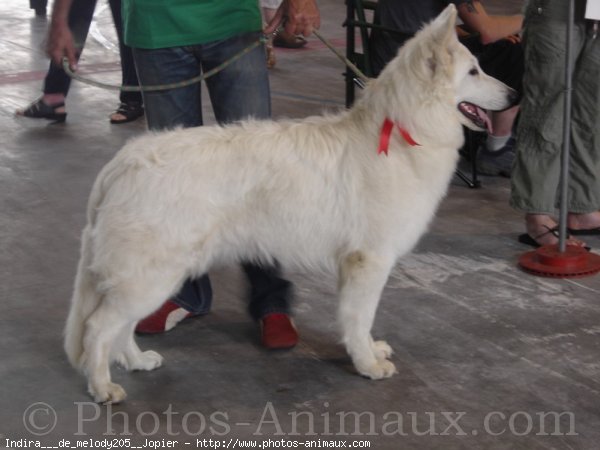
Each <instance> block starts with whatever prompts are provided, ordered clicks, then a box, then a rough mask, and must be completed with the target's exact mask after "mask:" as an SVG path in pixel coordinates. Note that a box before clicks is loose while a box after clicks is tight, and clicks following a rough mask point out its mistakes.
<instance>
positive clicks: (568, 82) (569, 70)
mask: <svg viewBox="0 0 600 450" xmlns="http://www.w3.org/2000/svg"><path fill="white" fill-rule="evenodd" d="M567 20H568V22H567V42H566V52H565V103H564V113H563V148H562V158H561V168H560V203H559V205H560V212H559V221H558V233H559V234H558V236H559V237H558V248H559V251H560V252H561V253H564V252H565V251H566V249H567V215H568V213H569V205H568V198H567V197H568V192H569V156H570V149H571V93H572V92H571V90H572V74H573V59H572V57H571V49H572V36H573V22H574V20H575V0H569V13H568V16H567Z"/></svg>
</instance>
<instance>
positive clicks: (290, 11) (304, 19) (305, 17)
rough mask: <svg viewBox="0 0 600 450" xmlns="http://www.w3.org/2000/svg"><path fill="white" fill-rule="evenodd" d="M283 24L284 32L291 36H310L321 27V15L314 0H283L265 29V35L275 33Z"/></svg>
mask: <svg viewBox="0 0 600 450" xmlns="http://www.w3.org/2000/svg"><path fill="white" fill-rule="evenodd" d="M282 23H283V24H284V27H285V31H287V32H289V33H291V34H295V35H298V34H302V35H304V36H307V37H308V36H310V35H311V33H312V32H313V30H314V29H315V28H319V27H320V26H321V15H320V13H319V8H318V7H317V3H316V1H315V0H283V2H281V5H279V8H278V9H277V12H276V13H275V16H274V17H273V19H272V20H271V21H270V22H269V23H268V25H267V26H266V27H265V29H264V32H265V34H271V33H273V32H275V30H276V29H277V27H278V26H279V25H281V24H282Z"/></svg>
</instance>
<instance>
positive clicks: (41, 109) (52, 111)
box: [17, 97, 67, 122]
mask: <svg viewBox="0 0 600 450" xmlns="http://www.w3.org/2000/svg"><path fill="white" fill-rule="evenodd" d="M64 106H65V103H64V102H62V103H58V104H56V105H48V104H47V103H45V102H44V100H43V97H40V98H38V99H37V100H36V101H34V102H33V103H32V104H31V105H29V106H28V107H27V108H25V109H22V110H18V111H17V116H24V117H29V118H31V119H48V120H53V121H55V122H64V121H65V120H66V118H67V113H66V112H56V110H57V109H58V108H64Z"/></svg>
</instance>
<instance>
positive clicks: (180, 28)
mask: <svg viewBox="0 0 600 450" xmlns="http://www.w3.org/2000/svg"><path fill="white" fill-rule="evenodd" d="M123 27H124V35H125V43H126V44H127V45H129V46H130V47H136V48H146V49H156V48H167V47H182V46H185V45H198V44H205V43H207V42H212V41H218V40H221V39H227V38H230V37H232V36H235V35H237V34H241V33H247V32H250V31H259V30H260V29H261V28H262V19H261V15H260V9H259V7H258V1H257V0H123Z"/></svg>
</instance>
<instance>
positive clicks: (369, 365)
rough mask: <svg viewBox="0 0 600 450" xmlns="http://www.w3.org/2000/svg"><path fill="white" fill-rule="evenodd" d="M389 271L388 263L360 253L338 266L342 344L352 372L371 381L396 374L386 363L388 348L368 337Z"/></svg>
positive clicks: (392, 367)
mask: <svg viewBox="0 0 600 450" xmlns="http://www.w3.org/2000/svg"><path fill="white" fill-rule="evenodd" d="M390 270H391V262H389V263H388V262H387V261H385V262H384V261H383V260H382V259H381V258H377V257H376V256H373V255H369V254H367V253H363V252H354V253H351V254H350V255H348V256H346V257H345V258H344V259H343V260H342V262H341V266H340V278H339V279H340V281H339V283H340V286H339V290H340V305H339V311H338V319H339V321H340V324H341V327H342V340H343V342H344V344H345V346H346V349H347V351H348V353H349V354H350V357H351V358H352V362H353V363H354V367H356V370H357V371H358V372H359V373H360V374H361V375H364V376H366V377H369V378H371V379H374V380H378V379H381V378H387V377H390V376H392V375H393V374H394V373H396V367H395V366H394V364H393V363H392V362H391V361H389V360H388V359H387V358H388V357H389V356H390V355H391V353H392V349H391V347H390V346H389V345H388V344H387V343H385V342H384V341H373V338H372V337H371V327H372V326H373V320H374V319H375V312H376V310H377V305H378V303H379V298H380V296H381V292H382V290H383V287H384V285H385V283H386V281H387V278H388V275H389V272H390Z"/></svg>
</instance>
